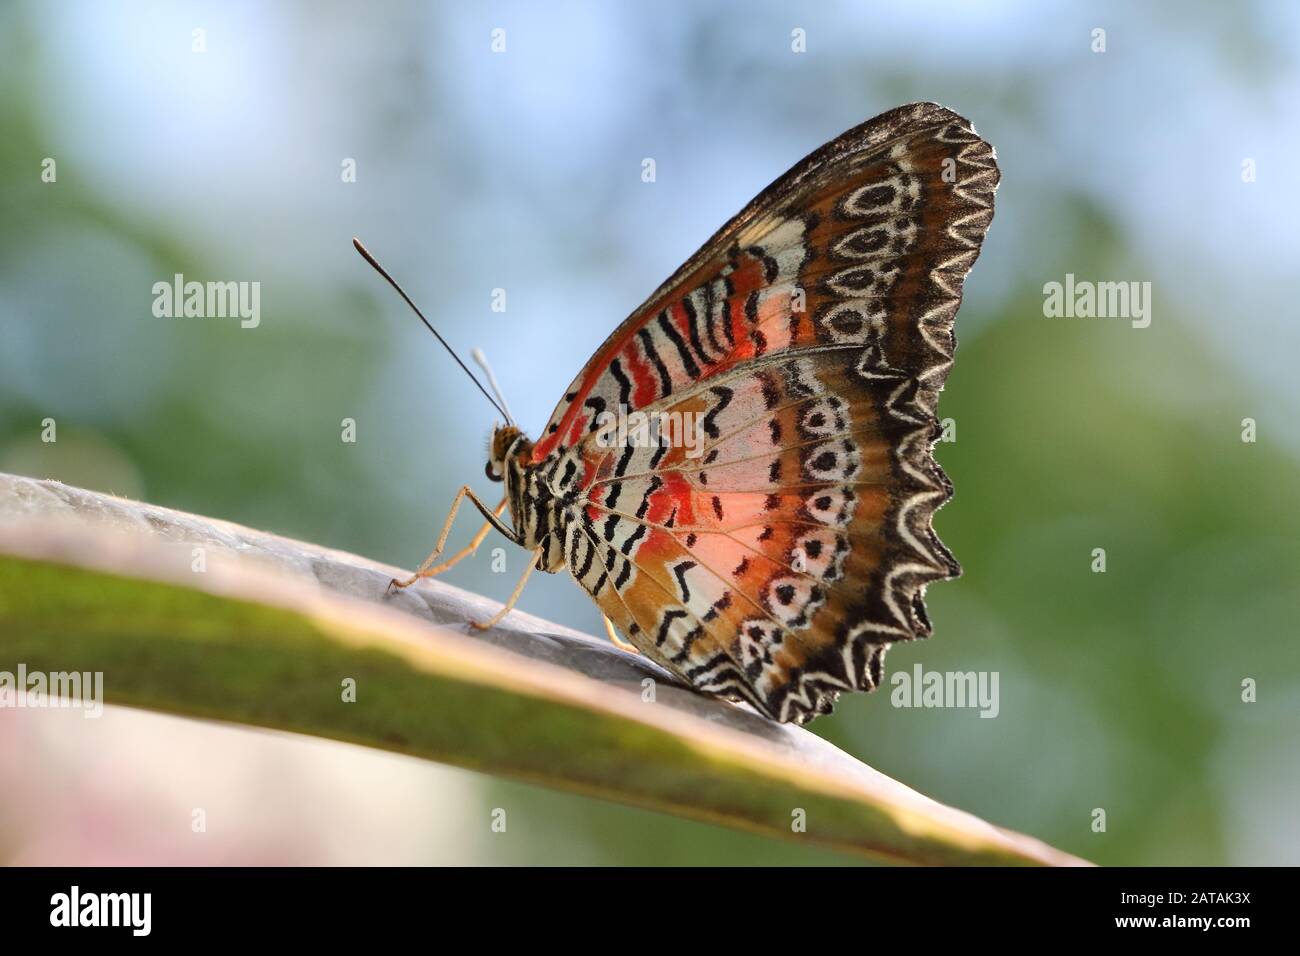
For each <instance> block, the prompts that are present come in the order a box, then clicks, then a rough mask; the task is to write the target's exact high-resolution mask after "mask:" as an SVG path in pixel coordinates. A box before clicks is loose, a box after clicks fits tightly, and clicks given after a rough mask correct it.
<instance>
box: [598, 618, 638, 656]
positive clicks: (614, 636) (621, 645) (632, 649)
mask: <svg viewBox="0 0 1300 956" xmlns="http://www.w3.org/2000/svg"><path fill="white" fill-rule="evenodd" d="M601 618H602V619H603V620H604V622H605V633H606V634H608V635H609V642H610V643H611V644H613V645H614V646H615V647H617V648H618V649H619V650H620V651H627V652H628V653H629V654H640V653H641V652H640V651H639V650H637V648H636V645H635V644H629V643H628V642H627V641H625V640H623V638H621V637H619V636H618V631H616V630H614V622H613V621H611V620H610V619H609V618H607V617H605V615H603V614H602V615H601Z"/></svg>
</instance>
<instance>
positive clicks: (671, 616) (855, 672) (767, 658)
mask: <svg viewBox="0 0 1300 956" xmlns="http://www.w3.org/2000/svg"><path fill="white" fill-rule="evenodd" d="M997 183H998V169H997V165H996V162H995V156H994V151H993V149H992V147H991V146H990V145H989V144H988V143H986V142H984V141H983V140H982V139H980V137H979V136H978V135H977V134H976V133H975V131H974V129H973V127H972V126H971V124H970V123H969V122H967V121H966V120H965V119H963V118H962V117H960V116H958V115H957V114H956V113H953V112H951V111H949V110H946V109H944V108H942V107H940V106H937V105H935V104H930V103H922V104H913V105H910V106H904V107H900V108H898V109H896V110H892V111H890V112H888V113H885V114H883V115H881V116H878V117H876V118H875V119H873V120H870V121H868V122H867V123H864V124H863V125H861V126H858V127H856V128H855V129H852V130H850V131H848V132H847V133H845V134H844V135H842V136H840V137H839V138H838V139H836V140H834V141H833V142H831V143H828V144H827V145H826V146H823V147H822V148H821V149H819V150H817V151H816V152H815V153H813V154H812V155H811V156H809V157H807V158H806V159H804V160H803V161H802V162H800V163H799V164H798V165H796V166H795V167H794V168H793V169H792V170H790V172H788V173H786V174H785V175H784V176H782V177H781V178H780V179H778V180H777V181H776V182H775V183H773V184H772V185H771V186H769V187H768V188H767V189H766V190H764V192H763V193H762V194H760V195H759V196H758V198H757V199H755V200H754V201H753V202H752V203H750V204H749V205H748V206H747V207H746V208H745V209H744V210H743V211H741V213H740V214H739V215H737V216H736V217H735V218H734V219H732V220H731V221H730V222H729V223H728V224H727V225H726V226H724V227H723V228H722V229H721V230H720V231H719V232H718V233H717V234H716V235H715V236H714V237H713V238H712V239H710V240H709V241H708V242H707V243H706V244H705V245H704V247H703V248H702V249H701V250H700V251H699V252H697V253H696V254H695V255H694V256H693V257H692V258H691V259H690V260H689V261H688V262H687V263H686V264H685V265H683V266H682V268H681V269H679V270H678V271H677V273H676V274H674V275H673V277H672V278H670V279H669V280H668V281H667V282H665V283H664V284H663V285H662V286H661V287H660V288H659V289H658V290H656V292H655V293H654V294H653V295H652V296H651V297H650V299H649V300H648V301H647V302H646V304H645V305H643V306H642V307H641V308H640V309H638V310H637V311H636V312H635V313H633V315H632V316H631V317H630V318H628V319H627V320H626V321H625V322H624V323H623V324H622V325H620V326H619V328H618V329H617V330H616V331H615V332H614V334H613V335H612V336H610V338H609V339H608V340H607V341H606V342H605V344H604V345H602V346H601V348H600V350H599V351H598V352H597V353H596V355H595V356H594V357H593V358H592V360H591V361H590V362H589V363H588V364H587V366H586V367H585V368H584V369H583V371H582V372H581V373H580V374H579V376H578V378H577V379H576V380H575V381H574V383H573V385H572V386H571V387H570V388H569V390H568V392H567V393H566V395H565V398H564V400H563V401H562V402H561V403H560V405H559V407H558V408H556V410H555V413H554V414H553V415H552V417H551V420H550V422H549V423H548V425H547V429H546V433H545V434H544V435H543V437H542V439H541V440H540V441H539V442H538V443H537V444H536V445H535V446H534V452H533V455H534V462H535V463H536V466H537V467H538V468H540V469H541V470H542V471H543V472H545V473H548V474H550V475H552V476H560V475H562V476H563V478H559V477H557V478H556V481H555V490H556V492H557V493H558V494H562V495H567V496H568V497H569V500H574V501H576V502H577V503H578V505H580V513H579V517H578V519H577V520H574V521H572V522H571V523H570V524H569V526H568V528H567V530H566V536H567V537H566V541H565V554H566V559H567V561H568V564H569V567H570V570H571V571H572V573H573V574H574V576H575V577H576V578H577V579H578V581H579V582H580V583H581V584H582V585H583V586H584V587H585V588H586V589H587V590H588V591H589V592H590V593H591V594H592V596H593V598H594V599H595V600H596V602H597V603H598V604H599V605H600V607H601V609H602V610H603V611H604V613H605V614H606V615H608V616H609V617H610V618H611V619H612V620H613V621H614V622H615V624H616V625H617V626H618V627H619V628H620V630H622V631H623V632H624V633H625V634H627V635H628V637H629V639H630V640H631V641H632V642H633V643H634V644H636V645H637V646H638V647H639V648H640V649H641V650H642V651H643V652H644V653H646V654H647V656H649V657H651V658H652V659H654V660H657V661H658V662H660V663H662V664H664V665H665V666H667V667H669V668H670V669H671V670H673V671H674V672H675V673H677V674H679V675H681V676H682V677H683V678H685V679H686V680H687V681H689V682H690V683H692V684H693V685H695V686H696V687H699V688H700V689H702V690H705V691H708V692H711V693H714V694H718V695H721V696H725V697H730V698H737V699H743V700H747V701H749V702H750V703H751V704H753V705H754V706H755V707H756V708H757V709H758V710H760V711H761V712H763V713H766V714H768V715H769V716H771V717H774V718H776V719H779V720H793V721H799V722H802V721H804V720H807V719H809V718H810V717H812V716H815V715H817V714H819V713H825V712H828V711H829V710H830V708H831V706H832V704H833V703H834V701H835V699H836V698H837V697H838V696H839V694H840V693H841V692H843V691H846V690H871V689H873V688H874V687H875V686H877V685H878V684H879V683H880V680H881V676H882V671H881V666H882V658H883V654H884V650H885V648H886V647H887V646H888V645H889V644H890V643H892V642H893V641H898V640H908V639H911V638H914V637H918V636H925V635H927V634H929V633H930V623H929V621H928V619H927V617H926V612H925V606H924V601H923V597H924V593H925V588H926V585H927V584H929V583H930V582H931V581H935V580H940V579H944V578H951V577H955V576H956V575H957V574H959V573H960V568H959V566H958V564H957V562H956V561H955V560H954V559H953V557H952V556H951V554H950V553H949V552H948V550H947V549H946V548H945V547H944V546H943V544H942V543H941V542H940V541H939V539H938V537H937V536H936V535H935V533H934V531H933V529H932V527H931V518H932V516H933V514H934V512H935V510H936V509H938V508H939V507H940V506H941V505H942V504H943V503H944V502H946V501H947V500H948V499H949V498H950V497H951V495H952V486H951V483H950V482H949V481H948V479H947V476H946V475H945V474H944V473H943V471H942V470H941V469H940V468H939V466H938V464H937V463H936V462H935V460H934V457H933V454H932V447H933V443H934V441H935V439H936V438H937V435H938V424H937V419H936V404H937V398H938V393H939V391H940V390H941V389H942V388H943V384H944V381H945V379H946V377H947V374H948V370H949V368H950V367H951V363H952V355H953V350H954V348H955V346H956V340H955V338H954V335H953V319H954V317H955V315H956V312H957V308H958V306H959V304H960V302H961V294H962V283H963V280H964V278H965V276H966V274H967V272H969V270H970V268H971V266H972V265H973V263H974V261H975V259H976V257H977V256H978V254H979V250H980V244H981V242H982V240H983V237H984V233H985V232H986V230H987V229H988V226H989V223H990V222H991V220H992V218H993V195H994V191H995V189H996V186H997ZM619 410H622V412H624V413H625V415H626V414H627V413H631V412H634V411H637V412H641V413H643V414H645V415H647V416H648V417H653V418H654V419H655V420H656V421H657V422H658V423H660V424H662V425H663V426H664V427H665V428H666V429H667V431H668V432H670V433H672V434H674V435H675V436H676V439H677V440H674V441H672V442H670V443H668V444H667V445H665V444H661V443H658V442H654V443H645V442H640V443H637V442H622V443H619V442H611V441H609V437H610V436H609V434H608V433H607V432H605V431H602V428H601V425H602V421H606V422H607V421H608V420H609V419H608V414H609V413H613V412H616V411H619ZM674 428H675V429H676V432H673V429H674ZM693 428H694V429H696V432H695V437H696V439H697V440H696V441H693V442H692V441H691V440H690V439H691V438H692V429H693Z"/></svg>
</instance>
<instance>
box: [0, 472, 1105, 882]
mask: <svg viewBox="0 0 1300 956" xmlns="http://www.w3.org/2000/svg"><path fill="white" fill-rule="evenodd" d="M395 573H397V571H396V569H394V568H389V567H385V566H382V565H379V564H377V563H374V562H371V561H367V560H365V559H363V558H358V557H355V556H352V555H347V554H342V553H339V552H335V551H330V550H328V549H325V548H321V547H317V546H313V545H309V544H304V543H301V542H297V541H291V540H289V539H286V538H281V537H277V536H275V535H270V534H265V533H262V532H258V531H253V530H250V529H247V528H242V527H239V526H237V525H233V524H229V523H227V522H222V521H216V520H212V519H207V518H201V517H197V516H194V515H189V514H184V513H180V512H175V511H171V510H168V509H164V508H159V507H155V506H152V505H147V504H141V503H138V502H133V501H127V500H124V499H120V498H113V497H109V496H105V495H99V494H95V493H92V492H87V491H81V490H79V489H75V488H70V487H68V486H65V485H61V484H59V483H57V482H44V481H36V480H32V479H27V478H19V477H11V476H5V475H0V670H8V671H11V672H13V671H15V670H16V668H17V665H18V664H19V663H22V664H25V665H26V667H27V669H28V670H29V671H44V672H55V671H82V672H85V671H102V672H103V675H104V678H103V687H104V698H105V700H106V701H107V702H108V703H112V704H125V705H129V706H133V707H142V708H146V709H149V710H156V711H162V712H165V713H171V714H181V715H189V716H194V717H204V718H211V719H216V720H224V721H233V722H237V723H241V724H250V725H255V726H259V727H269V728H275V729H279V730H286V731H294V732H297V733H303V734H310V735H313V736H316V737H324V738H331V739H335V740H344V741H350V742H353V743H357V744H363V745H366V746H370V747H378V748H382V749H385V750H392V751H397V752H400V753H405V754H410V755H413V756H416V757H423V758H427V759H430V760H437V761H441V762H445V763H449V764H455V765H457V766H461V767H468V768H471V769H474V770H480V771H483V772H486V773H493V774H501V775H504V776H508V777H513V778H516V779H520V780H526V781H531V782H534V783H538V784H543V785H546V786H551V787H556V788H560V789H564V790H570V791H575V792H579V793H584V794H588V795H593V796H598V797H604V798H608V799H611V800H617V801H620V802H623V803H628V804H633V805H636V806H641V807H648V808H651V809H656V810H661V811H665V812H669V813H675V814H679V815H681V816H684V817H689V818H692V819H696V820H704V821H708V822H712V823H717V824H722V825H726V826H731V827H736V828H739V829H745V830H750V831H754V832H758V833H764V834H768V835H771V836H778V837H784V838H786V839H793V840H800V841H807V842H811V843H816V844H819V845H822V846H826V847H831V848H834V849H837V850H841V851H847V852H852V853H859V854H867V855H871V856H874V857H878V858H884V859H888V860H893V861H899V862H909V863H924V864H994V865H1020V864H1031V865H1032V864H1048V865H1056V864H1079V863H1082V862H1084V861H1081V860H1079V859H1077V858H1075V857H1071V856H1069V855H1067V854H1065V853H1062V852H1060V851H1058V850H1055V849H1053V848H1051V847H1049V846H1046V845H1045V844H1043V843H1040V842H1039V841H1037V840H1034V839H1031V838H1029V837H1025V836H1022V835H1020V834H1016V833H1011V832H1009V831H1006V830H1003V829H1000V828H997V827H994V826H993V825H992V824H989V823H986V822H984V821H983V820H980V819H978V818H976V817H973V816H971V815H970V814H966V813H963V812H961V811H959V810H955V809H953V808H951V807H947V806H944V805H942V804H939V803H937V802H935V801H933V800H930V799H928V798H926V797H924V796H922V795H920V794H918V793H916V792H915V791H913V790H910V789H908V788H907V787H905V786H903V785H902V784H900V783H898V782H896V781H894V780H891V779H889V778H888V777H886V776H884V775H883V774H880V773H878V772H876V771H875V770H872V769H871V768H870V767H867V766H866V765H864V764H862V763H860V762H858V761H856V760H854V759H853V758H852V757H850V756H849V755H847V754H845V753H844V752H843V751H840V750H838V749H837V748H835V747H834V746H832V745H831V744H829V743H827V742H826V741H824V740H822V739H821V738H819V737H817V736H816V735H814V734H812V733H810V732H808V731H806V730H803V729H801V728H796V727H790V726H785V725H778V724H775V723H772V722H771V721H768V720H766V719H764V718H762V717H760V716H758V715H757V714H754V713H753V712H750V711H748V710H746V709H744V708H741V707H737V706H733V705H731V704H727V703H724V702H721V701H717V700H713V699H711V698H706V697H703V696H701V695H699V694H696V693H695V692H693V691H691V690H689V689H687V688H685V687H682V686H680V685H678V684H677V683H675V682H674V680H673V678H672V677H671V676H670V675H668V674H667V673H666V672H664V671H662V670H660V669H659V668H657V667H656V666H654V665H653V664H651V663H650V662H648V661H646V660H644V659H643V658H641V657H639V656H637V655H631V654H625V653H623V652H621V651H618V650H616V649H614V648H613V647H612V646H611V645H610V644H608V643H607V642H605V641H599V640H596V639H594V638H591V637H587V636H585V635H583V634H580V633H578V632H576V631H572V630H569V629H567V628H563V627H560V626H558V625H554V624H549V623H547V622H545V621H542V620H539V619H537V618H534V617H531V616H529V615H526V614H522V613H517V612H516V613H513V614H511V615H510V616H508V617H507V618H506V619H505V620H504V621H503V622H502V625H501V626H500V627H498V628H495V629H494V630H493V631H491V632H488V633H486V634H478V633H477V632H475V633H473V634H470V633H469V632H468V629H467V627H466V622H467V621H468V620H471V619H479V618H482V617H486V616H488V615H489V614H490V613H491V610H492V609H493V605H491V604H490V603H489V602H487V601H486V600H484V599H482V598H479V597H476V596H474V595H471V594H467V593H466V592H463V591H460V590H458V589H456V588H453V587H449V586H447V585H444V584H441V583H439V582H437V581H431V582H426V583H425V584H423V585H421V586H420V587H418V588H412V589H408V590H407V591H404V592H401V593H399V594H396V595H392V596H388V595H386V593H385V592H386V586H387V583H388V581H389V579H390V577H392V576H393V575H394V574H395ZM575 599H580V598H579V597H578V596H577V592H576V590H575ZM347 679H351V680H353V681H355V686H356V699H355V702H345V700H344V693H343V687H344V682H345V681H346V680H347ZM647 679H648V680H649V681H652V682H653V685H652V686H653V689H654V695H653V697H654V699H653V700H652V701H648V700H646V699H645V695H643V689H644V688H645V687H646V686H647V685H646V684H645V683H644V682H645V681H647ZM799 819H802V820H803V821H804V822H805V826H806V830H805V831H804V832H795V831H796V827H795V823H796V821H797V820H799Z"/></svg>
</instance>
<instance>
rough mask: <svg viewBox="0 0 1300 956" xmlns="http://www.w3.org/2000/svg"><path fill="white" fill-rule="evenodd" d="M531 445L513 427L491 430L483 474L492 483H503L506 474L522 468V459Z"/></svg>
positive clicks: (500, 426)
mask: <svg viewBox="0 0 1300 956" xmlns="http://www.w3.org/2000/svg"><path fill="white" fill-rule="evenodd" d="M531 447H532V443H531V442H530V441H529V440H528V438H527V437H526V436H525V435H524V433H523V432H522V431H520V430H519V429H518V428H517V427H515V426H514V425H497V426H496V428H494V429H492V441H491V442H490V443H489V444H488V460H487V466H486V467H485V468H484V469H483V470H484V473H485V474H486V475H487V476H488V478H489V479H490V480H492V481H504V480H505V477H506V475H507V474H511V475H512V476H513V475H514V473H515V472H516V471H518V470H520V469H522V468H523V459H524V456H525V455H526V453H527V452H528V450H529V448H531Z"/></svg>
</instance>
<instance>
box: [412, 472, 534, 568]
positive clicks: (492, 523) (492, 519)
mask: <svg viewBox="0 0 1300 956" xmlns="http://www.w3.org/2000/svg"><path fill="white" fill-rule="evenodd" d="M465 497H468V498H469V499H470V501H472V502H473V503H474V505H475V506H476V507H477V508H478V510H479V511H482V512H483V514H484V516H485V517H487V519H488V520H487V523H486V524H484V525H483V527H482V528H481V529H480V530H479V532H478V534H476V535H474V538H473V540H472V541H470V543H469V545H468V546H466V547H464V548H462V549H461V550H460V551H457V552H456V553H455V554H454V555H452V556H451V557H450V558H448V559H447V560H446V561H444V562H442V563H441V564H439V565H438V566H437V567H430V565H432V564H433V562H434V561H436V560H437V558H438V555H440V554H442V549H443V546H444V545H446V543H447V535H449V534H450V533H451V526H452V523H453V522H454V521H455V520H456V512H457V511H458V510H459V509H460V502H461V499H462V498H465ZM505 509H506V499H505V498H502V499H501V503H500V504H499V505H497V506H496V507H495V508H494V509H492V511H491V512H489V511H488V510H487V508H486V507H485V506H484V504H483V503H482V502H481V501H479V499H478V498H477V497H476V496H475V495H474V492H472V491H470V489H469V486H468V485H465V486H464V487H462V488H461V489H460V491H459V492H458V493H457V495H456V500H455V501H453V502H452V503H451V511H450V512H449V513H448V515H447V520H446V521H444V522H443V525H442V532H441V534H439V535H438V543H437V544H436V545H435V546H434V548H433V551H432V552H431V553H430V554H429V556H428V557H427V558H425V559H424V561H423V562H422V563H421V564H420V566H419V567H418V568H416V569H415V573H414V574H412V575H411V576H410V577H409V578H404V579H403V580H401V581H399V580H398V579H397V578H393V579H392V580H391V581H389V582H388V589H389V590H390V591H391V590H393V588H406V587H410V586H411V585H412V584H414V583H415V582H416V581H419V580H420V579H421V578H431V577H433V576H434V575H435V574H441V573H442V572H443V571H446V570H447V569H448V568H450V567H451V566H452V565H454V564H459V563H460V562H461V561H462V560H464V559H465V558H467V557H469V556H470V555H471V554H473V553H474V552H475V551H477V550H478V546H479V545H480V544H482V543H483V539H484V538H486V537H487V535H488V532H489V531H490V530H492V529H493V528H496V529H497V530H498V531H501V532H502V533H503V534H505V535H506V536H507V537H509V538H510V539H511V540H513V539H514V532H513V531H510V530H509V529H506V528H505V527H504V525H503V524H502V522H501V513H502V512H503V511H505Z"/></svg>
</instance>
